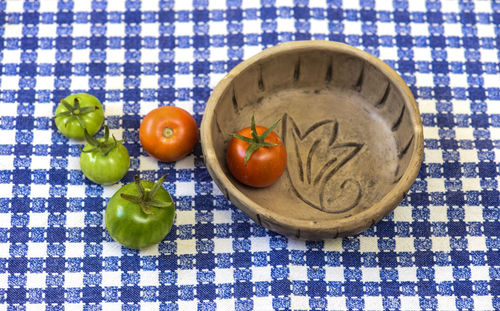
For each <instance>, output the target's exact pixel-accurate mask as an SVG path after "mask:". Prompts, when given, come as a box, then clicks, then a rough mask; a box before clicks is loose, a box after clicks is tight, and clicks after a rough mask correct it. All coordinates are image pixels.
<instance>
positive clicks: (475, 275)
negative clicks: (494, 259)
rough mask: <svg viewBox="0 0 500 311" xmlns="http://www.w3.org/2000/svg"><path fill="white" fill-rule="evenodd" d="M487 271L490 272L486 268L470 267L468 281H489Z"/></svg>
mask: <svg viewBox="0 0 500 311" xmlns="http://www.w3.org/2000/svg"><path fill="white" fill-rule="evenodd" d="M469 241H470V240H469ZM469 245H470V244H469ZM485 250H486V249H485ZM489 270H490V268H489V267H488V266H470V273H471V277H470V280H471V281H487V280H489V279H490V271H489Z"/></svg>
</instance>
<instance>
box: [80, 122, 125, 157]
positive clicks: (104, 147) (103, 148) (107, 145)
mask: <svg viewBox="0 0 500 311" xmlns="http://www.w3.org/2000/svg"><path fill="white" fill-rule="evenodd" d="M83 133H84V135H85V140H86V141H87V143H88V144H89V145H90V146H92V148H90V149H87V150H83V149H82V148H80V147H79V148H80V150H81V151H82V152H94V151H96V150H98V151H99V152H100V153H102V154H103V155H104V156H107V155H108V153H109V152H110V151H111V150H113V149H114V148H115V147H116V146H117V145H118V144H120V143H122V142H123V140H116V138H115V136H114V135H112V137H113V139H112V140H111V139H110V138H109V127H108V126H107V125H104V137H103V140H102V141H99V140H97V139H95V138H94V137H92V136H91V135H90V134H89V132H88V131H87V129H84V130H83Z"/></svg>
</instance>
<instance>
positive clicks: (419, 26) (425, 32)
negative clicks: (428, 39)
mask: <svg viewBox="0 0 500 311" xmlns="http://www.w3.org/2000/svg"><path fill="white" fill-rule="evenodd" d="M417 2H418V1H417ZM411 34H412V36H415V37H417V36H429V24H427V23H411Z"/></svg>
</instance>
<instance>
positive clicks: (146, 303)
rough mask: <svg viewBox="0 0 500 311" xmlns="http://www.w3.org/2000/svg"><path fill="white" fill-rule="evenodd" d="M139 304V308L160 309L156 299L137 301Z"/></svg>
mask: <svg viewBox="0 0 500 311" xmlns="http://www.w3.org/2000/svg"><path fill="white" fill-rule="evenodd" d="M139 306H140V307H141V308H140V309H141V310H159V309H160V303H159V302H158V301H156V302H151V301H142V300H141V302H140V303H139Z"/></svg>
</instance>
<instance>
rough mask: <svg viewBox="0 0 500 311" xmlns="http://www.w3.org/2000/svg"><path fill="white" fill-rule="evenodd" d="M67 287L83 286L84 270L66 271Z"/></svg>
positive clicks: (65, 284) (65, 280) (65, 283)
mask: <svg viewBox="0 0 500 311" xmlns="http://www.w3.org/2000/svg"><path fill="white" fill-rule="evenodd" d="M64 286H65V287H83V272H68V271H66V272H65V273H64Z"/></svg>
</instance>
